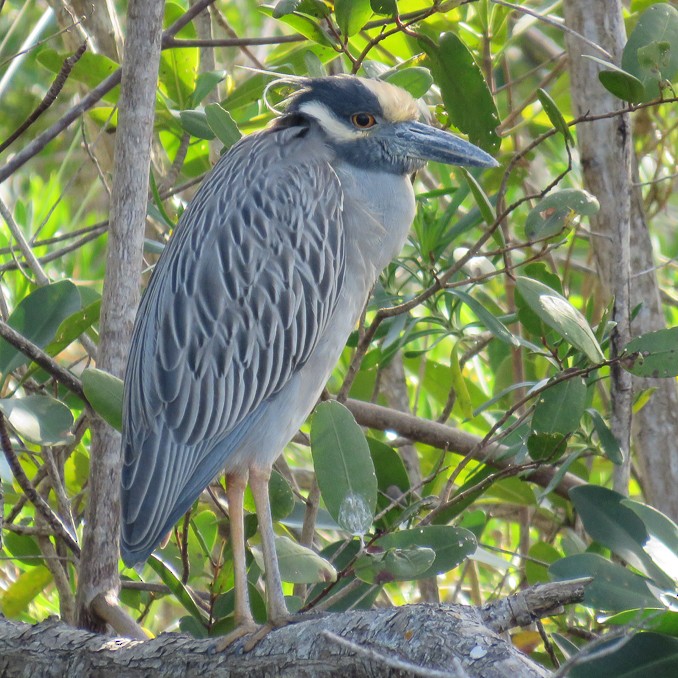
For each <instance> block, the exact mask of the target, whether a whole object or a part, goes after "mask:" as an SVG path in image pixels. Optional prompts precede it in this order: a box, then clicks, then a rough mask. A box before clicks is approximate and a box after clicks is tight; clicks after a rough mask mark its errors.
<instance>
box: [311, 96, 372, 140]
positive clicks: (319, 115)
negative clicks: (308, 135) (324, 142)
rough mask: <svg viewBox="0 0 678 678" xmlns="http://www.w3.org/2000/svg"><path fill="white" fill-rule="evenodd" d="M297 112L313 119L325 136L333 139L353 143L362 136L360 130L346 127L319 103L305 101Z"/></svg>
mask: <svg viewBox="0 0 678 678" xmlns="http://www.w3.org/2000/svg"><path fill="white" fill-rule="evenodd" d="M299 111H301V112H302V113H305V114H306V115H309V116H311V117H312V118H315V119H316V120H317V121H318V123H319V124H320V126H321V127H322V128H323V129H324V130H325V132H326V133H327V135H328V136H329V137H331V138H333V139H338V140H342V141H353V140H354V139H355V138H356V137H359V136H362V135H363V132H362V131H361V130H356V129H351V128H350V127H347V126H346V124H345V123H343V122H342V121H341V120H339V118H338V117H337V116H336V115H335V114H334V113H333V112H332V111H331V109H329V108H328V107H327V106H325V104H321V103H320V102H319V101H305V102H304V103H303V104H301V106H299Z"/></svg>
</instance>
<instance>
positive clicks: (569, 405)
mask: <svg viewBox="0 0 678 678" xmlns="http://www.w3.org/2000/svg"><path fill="white" fill-rule="evenodd" d="M585 407H586V384H584V381H583V380H582V379H581V378H580V377H573V378H572V379H565V380H562V381H558V382H556V383H554V384H553V385H552V386H548V387H547V388H546V389H544V391H542V393H541V394H540V395H539V399H538V400H537V404H536V406H535V408H534V414H533V415H532V430H533V431H534V432H535V433H562V434H563V435H566V434H568V433H572V432H573V431H576V430H577V429H578V428H579V422H580V420H581V418H582V415H583V414H584V409H585Z"/></svg>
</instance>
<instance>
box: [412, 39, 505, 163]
mask: <svg viewBox="0 0 678 678" xmlns="http://www.w3.org/2000/svg"><path fill="white" fill-rule="evenodd" d="M418 40H419V44H420V46H421V48H422V49H423V50H424V51H425V52H426V55H427V56H428V58H429V60H430V66H431V72H432V73H433V76H434V78H435V82H436V84H437V85H438V86H439V87H440V92H441V94H442V97H443V102H444V104H445V108H446V109H447V112H448V113H449V115H450V119H451V120H452V122H453V123H454V125H455V126H456V127H457V128H458V129H459V130H461V131H462V132H464V133H465V134H468V137H469V140H470V141H471V143H473V144H476V145H477V146H480V148H482V149H483V150H485V151H487V152H488V153H495V152H496V151H497V150H498V149H499V144H500V141H501V140H500V138H499V136H498V135H497V132H496V127H497V125H499V115H498V113H497V108H496V106H495V104H494V101H493V99H492V95H491V94H490V90H489V89H488V87H487V83H486V82H485V78H484V77H483V74H482V72H481V70H480V68H478V65H477V64H476V62H475V60H474V59H473V55H472V54H471V52H469V50H468V48H467V47H466V45H464V43H463V42H462V41H461V40H460V39H459V38H458V37H457V36H456V35H455V34H454V33H443V34H442V35H440V37H439V39H438V41H437V42H435V41H434V40H431V39H430V38H428V37H425V36H421V37H419V38H418Z"/></svg>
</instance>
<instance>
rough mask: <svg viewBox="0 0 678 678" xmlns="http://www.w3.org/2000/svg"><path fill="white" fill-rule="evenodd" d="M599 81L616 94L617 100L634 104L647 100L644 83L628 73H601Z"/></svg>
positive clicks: (618, 70)
mask: <svg viewBox="0 0 678 678" xmlns="http://www.w3.org/2000/svg"><path fill="white" fill-rule="evenodd" d="M598 79H599V80H600V82H601V84H602V85H603V87H604V88H605V89H606V90H607V91H608V92H610V94H614V96H616V97H617V99H621V100H622V101H628V102H629V103H632V104H637V103H640V102H641V101H643V100H644V99H645V88H644V87H643V83H642V82H640V80H638V78H635V77H634V76H632V75H631V74H630V73H626V72H625V71H622V70H621V69H616V68H615V69H611V70H607V71H600V73H598Z"/></svg>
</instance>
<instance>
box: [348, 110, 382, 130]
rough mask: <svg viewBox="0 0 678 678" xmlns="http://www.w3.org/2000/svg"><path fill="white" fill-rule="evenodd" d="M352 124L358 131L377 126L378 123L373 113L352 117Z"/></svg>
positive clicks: (358, 114)
mask: <svg viewBox="0 0 678 678" xmlns="http://www.w3.org/2000/svg"><path fill="white" fill-rule="evenodd" d="M351 122H352V123H353V124H354V125H355V126H356V127H357V128H358V129H369V128H370V127H374V126H375V125H376V124H377V121H376V120H375V118H374V116H373V115H372V114H371V113H355V114H354V115H352V116H351Z"/></svg>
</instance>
